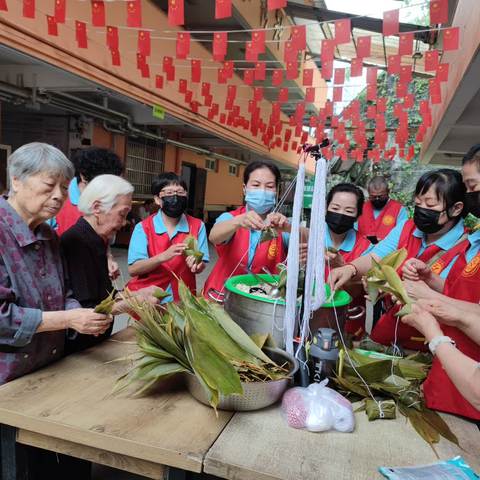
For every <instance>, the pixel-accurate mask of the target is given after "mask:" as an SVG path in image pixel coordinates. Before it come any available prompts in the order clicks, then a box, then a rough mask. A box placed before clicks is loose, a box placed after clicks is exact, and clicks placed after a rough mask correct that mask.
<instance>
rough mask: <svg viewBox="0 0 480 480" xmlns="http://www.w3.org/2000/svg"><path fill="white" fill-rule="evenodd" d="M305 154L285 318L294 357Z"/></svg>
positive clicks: (292, 237) (295, 202) (295, 210)
mask: <svg viewBox="0 0 480 480" xmlns="http://www.w3.org/2000/svg"><path fill="white" fill-rule="evenodd" d="M305 156H306V155H305V154H304V153H302V155H301V157H300V162H299V165H298V173H297V180H296V186H295V196H294V200H293V214H292V226H291V232H290V241H289V246H288V256H287V264H288V275H287V288H286V301H285V303H286V305H285V316H284V321H283V324H284V328H285V329H286V332H285V346H286V350H287V352H288V353H290V354H291V355H293V353H294V351H293V338H294V330H295V319H296V310H297V290H298V274H299V266H300V220H301V219H300V217H301V213H302V207H303V191H304V188H305Z"/></svg>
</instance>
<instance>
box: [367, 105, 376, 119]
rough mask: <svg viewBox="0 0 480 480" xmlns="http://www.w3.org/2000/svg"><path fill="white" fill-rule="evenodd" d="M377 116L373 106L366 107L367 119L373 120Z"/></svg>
mask: <svg viewBox="0 0 480 480" xmlns="http://www.w3.org/2000/svg"><path fill="white" fill-rule="evenodd" d="M376 116H377V107H376V106H375V105H369V106H368V107H367V118H369V119H371V120H374V119H375V117H376Z"/></svg>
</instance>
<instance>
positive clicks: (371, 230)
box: [358, 199, 403, 240]
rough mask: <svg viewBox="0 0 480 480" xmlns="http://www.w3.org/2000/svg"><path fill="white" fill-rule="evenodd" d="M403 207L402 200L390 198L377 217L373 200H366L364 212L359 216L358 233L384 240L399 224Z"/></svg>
mask: <svg viewBox="0 0 480 480" xmlns="http://www.w3.org/2000/svg"><path fill="white" fill-rule="evenodd" d="M402 207H403V205H402V204H401V203H400V202H397V201H396V200H391V199H390V200H389V201H388V202H387V204H386V205H385V206H384V207H383V208H382V211H381V213H380V215H379V216H378V217H377V218H375V217H374V215H373V205H372V202H370V201H367V202H365V205H364V206H363V212H362V214H361V215H360V217H359V218H358V233H360V235H363V236H364V237H377V238H378V239H379V240H383V239H384V238H385V237H386V236H387V235H388V234H389V233H390V231H391V230H392V228H393V227H395V225H396V224H397V219H398V214H399V213H400V210H401V209H402Z"/></svg>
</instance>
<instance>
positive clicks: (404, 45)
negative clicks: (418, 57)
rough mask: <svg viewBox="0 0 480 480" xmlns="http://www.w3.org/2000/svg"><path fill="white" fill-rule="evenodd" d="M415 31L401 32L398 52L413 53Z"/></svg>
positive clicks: (402, 53) (400, 53) (401, 53)
mask: <svg viewBox="0 0 480 480" xmlns="http://www.w3.org/2000/svg"><path fill="white" fill-rule="evenodd" d="M413 39H414V38H413V32H408V33H401V34H400V36H399V38H398V54H399V55H411V54H412V53H413Z"/></svg>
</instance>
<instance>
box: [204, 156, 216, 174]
mask: <svg viewBox="0 0 480 480" xmlns="http://www.w3.org/2000/svg"><path fill="white" fill-rule="evenodd" d="M205 168H206V169H207V170H210V171H211V172H217V171H218V159H217V158H211V157H207V158H205Z"/></svg>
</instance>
